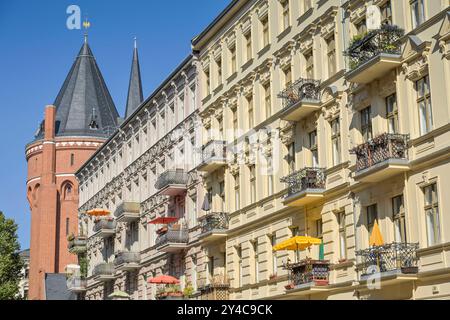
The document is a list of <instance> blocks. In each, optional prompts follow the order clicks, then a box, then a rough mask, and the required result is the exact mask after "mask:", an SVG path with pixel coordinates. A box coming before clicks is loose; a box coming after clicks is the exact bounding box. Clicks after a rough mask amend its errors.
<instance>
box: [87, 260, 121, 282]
mask: <svg viewBox="0 0 450 320" xmlns="http://www.w3.org/2000/svg"><path fill="white" fill-rule="evenodd" d="M115 272H116V270H115V268H114V265H113V264H112V263H106V262H102V263H99V264H98V265H96V266H95V267H94V270H92V276H93V278H94V279H95V280H97V281H101V282H106V281H111V280H114V279H115V278H116V277H115Z"/></svg>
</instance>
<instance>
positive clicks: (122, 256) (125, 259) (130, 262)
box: [114, 251, 141, 271]
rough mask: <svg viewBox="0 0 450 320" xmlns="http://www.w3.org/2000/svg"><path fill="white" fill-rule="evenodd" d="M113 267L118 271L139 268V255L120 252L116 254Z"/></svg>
mask: <svg viewBox="0 0 450 320" xmlns="http://www.w3.org/2000/svg"><path fill="white" fill-rule="evenodd" d="M114 266H115V267H116V269H117V270H120V271H132V270H136V269H139V268H140V267H141V254H140V253H139V252H130V251H120V252H118V253H116V257H115V259H114Z"/></svg>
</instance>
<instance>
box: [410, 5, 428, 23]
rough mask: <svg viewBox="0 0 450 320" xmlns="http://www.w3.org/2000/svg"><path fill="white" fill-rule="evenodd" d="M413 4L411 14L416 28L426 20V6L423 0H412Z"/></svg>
mask: <svg viewBox="0 0 450 320" xmlns="http://www.w3.org/2000/svg"><path fill="white" fill-rule="evenodd" d="M410 4H411V16H412V26H413V28H416V27H418V26H420V25H421V24H422V23H423V22H424V21H425V6H424V1H423V0H412V1H411V2H410Z"/></svg>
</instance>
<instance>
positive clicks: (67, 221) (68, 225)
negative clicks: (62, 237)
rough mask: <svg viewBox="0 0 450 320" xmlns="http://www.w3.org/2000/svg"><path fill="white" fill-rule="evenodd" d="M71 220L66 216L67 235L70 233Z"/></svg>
mask: <svg viewBox="0 0 450 320" xmlns="http://www.w3.org/2000/svg"><path fill="white" fill-rule="evenodd" d="M69 222H70V220H69V218H66V237H67V236H68V235H69V229H70V228H69V227H70V223H69Z"/></svg>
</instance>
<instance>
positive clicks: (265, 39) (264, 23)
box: [261, 16, 270, 48]
mask: <svg viewBox="0 0 450 320" xmlns="http://www.w3.org/2000/svg"><path fill="white" fill-rule="evenodd" d="M261 27H262V48H265V47H266V46H267V45H269V41H270V40H269V17H268V16H266V17H265V18H263V19H262V20H261Z"/></svg>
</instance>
